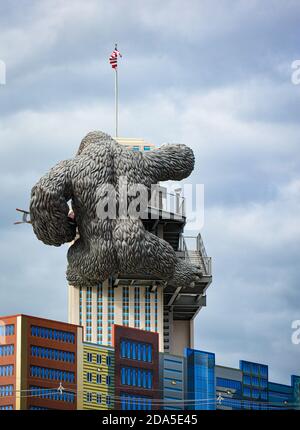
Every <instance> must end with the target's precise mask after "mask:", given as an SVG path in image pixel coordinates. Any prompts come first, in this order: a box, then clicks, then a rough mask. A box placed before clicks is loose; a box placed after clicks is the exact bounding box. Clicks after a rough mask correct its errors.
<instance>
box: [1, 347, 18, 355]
mask: <svg viewBox="0 0 300 430" xmlns="http://www.w3.org/2000/svg"><path fill="white" fill-rule="evenodd" d="M14 352H15V347H14V345H0V357H6V356H7V355H13V354H14Z"/></svg>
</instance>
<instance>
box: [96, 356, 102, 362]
mask: <svg viewBox="0 0 300 430" xmlns="http://www.w3.org/2000/svg"><path fill="white" fill-rule="evenodd" d="M101 363H102V355H101V354H97V364H101Z"/></svg>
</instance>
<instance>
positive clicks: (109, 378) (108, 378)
mask: <svg viewBox="0 0 300 430" xmlns="http://www.w3.org/2000/svg"><path fill="white" fill-rule="evenodd" d="M110 383H111V377H110V375H106V385H110Z"/></svg>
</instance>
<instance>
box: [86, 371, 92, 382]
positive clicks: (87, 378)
mask: <svg viewBox="0 0 300 430" xmlns="http://www.w3.org/2000/svg"><path fill="white" fill-rule="evenodd" d="M86 380H87V382H92V381H93V374H92V372H87V374H86Z"/></svg>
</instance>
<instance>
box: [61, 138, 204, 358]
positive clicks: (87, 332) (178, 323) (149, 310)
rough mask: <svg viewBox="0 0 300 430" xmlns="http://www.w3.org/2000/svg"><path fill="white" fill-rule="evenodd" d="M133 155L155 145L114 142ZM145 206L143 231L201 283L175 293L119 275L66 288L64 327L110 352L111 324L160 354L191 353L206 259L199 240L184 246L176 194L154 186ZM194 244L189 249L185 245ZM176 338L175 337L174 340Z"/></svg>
mask: <svg viewBox="0 0 300 430" xmlns="http://www.w3.org/2000/svg"><path fill="white" fill-rule="evenodd" d="M116 140H117V141H118V143H120V144H121V145H124V146H126V147H127V148H128V149H129V150H132V151H152V150H154V149H155V145H153V144H151V143H148V142H146V141H144V140H143V139H131V138H116ZM154 200H155V201H154V202H153V201H151V203H149V208H148V209H149V211H150V210H151V213H153V212H156V217H155V219H153V218H152V217H148V218H147V219H145V220H143V223H144V226H145V228H146V229H147V230H148V231H151V232H152V233H154V234H155V235H157V236H158V237H160V238H163V239H164V240H166V241H167V242H168V243H169V244H170V245H171V246H172V247H173V248H174V250H175V252H176V254H177V256H178V257H179V258H182V259H187V260H189V261H190V262H191V263H193V264H195V265H197V266H200V267H201V270H202V273H203V277H202V278H201V280H200V281H199V282H198V283H197V284H196V285H195V287H194V288H186V289H183V288H182V287H177V288H174V287H172V286H170V285H167V284H166V283H165V282H164V281H163V280H161V279H154V278H152V277H149V276H145V275H144V274H141V273H136V274H130V275H128V274H126V273H119V274H116V275H115V276H114V277H110V278H109V279H107V280H106V281H104V282H103V283H101V284H100V285H98V286H97V287H95V288H91V287H82V288H76V287H73V286H71V285H69V286H68V289H69V291H68V296H69V297H68V304H69V309H68V319H69V323H72V324H78V325H82V326H83V327H84V340H85V341H86V342H93V343H97V344H99V345H108V346H112V326H113V324H117V325H122V326H128V327H133V328H138V329H143V330H146V331H151V332H156V333H158V334H159V351H160V352H168V353H170V354H179V355H181V354H182V353H183V349H184V348H193V346H194V345H193V340H194V318H195V316H196V315H197V313H198V312H199V310H200V309H201V308H202V306H205V305H206V289H207V288H208V286H209V285H210V283H211V280H212V274H211V259H210V257H208V256H207V255H206V252H205V248H204V244H203V242H202V238H201V235H200V234H198V236H196V237H194V238H191V237H189V239H188V242H186V241H185V238H184V235H183V230H184V226H185V223H186V215H188V214H186V213H185V201H184V198H183V197H182V195H181V190H180V189H177V190H176V191H175V193H174V194H170V193H168V192H167V189H166V188H165V187H162V186H157V198H155V199H154ZM192 241H193V242H194V247H192V249H188V247H187V243H189V244H190V243H191V242H192ZM175 333H176V336H175Z"/></svg>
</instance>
